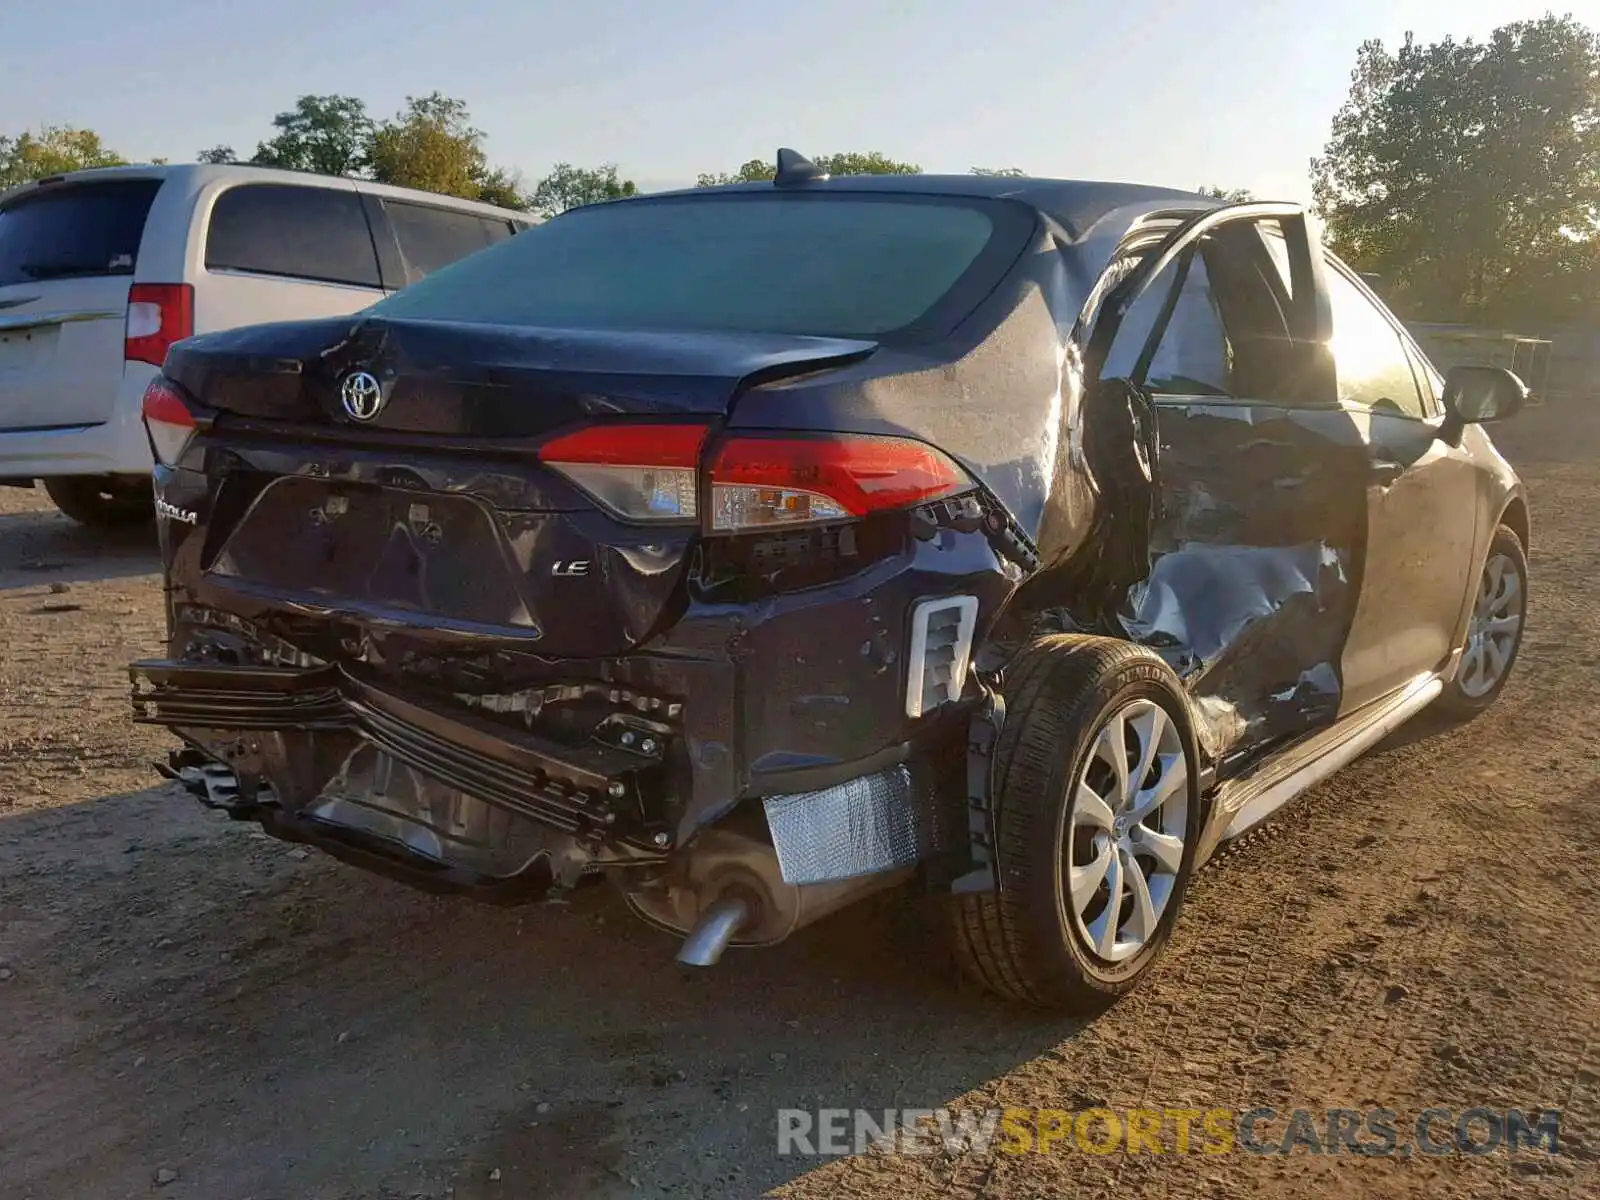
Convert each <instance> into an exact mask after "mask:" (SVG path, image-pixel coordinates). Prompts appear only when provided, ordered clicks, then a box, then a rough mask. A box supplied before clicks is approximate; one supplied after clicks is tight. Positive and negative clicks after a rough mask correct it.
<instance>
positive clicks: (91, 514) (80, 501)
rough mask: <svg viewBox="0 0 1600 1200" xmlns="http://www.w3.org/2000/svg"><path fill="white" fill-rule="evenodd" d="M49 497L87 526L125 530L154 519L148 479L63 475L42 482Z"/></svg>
mask: <svg viewBox="0 0 1600 1200" xmlns="http://www.w3.org/2000/svg"><path fill="white" fill-rule="evenodd" d="M44 490H45V491H46V492H47V493H48V494H49V496H50V500H51V502H52V503H54V504H55V506H56V507H57V508H59V509H60V510H61V511H62V512H64V513H66V514H67V516H69V517H71V518H72V519H73V520H74V521H76V522H78V524H80V525H83V526H86V527H87V528H89V529H128V528H131V527H133V526H135V525H143V524H145V523H146V522H149V521H151V520H154V518H155V500H154V494H153V492H152V490H151V487H150V480H149V479H146V478H142V477H134V476H130V477H128V478H121V477H118V476H115V475H67V476H59V477H57V478H55V479H46V480H45V481H44Z"/></svg>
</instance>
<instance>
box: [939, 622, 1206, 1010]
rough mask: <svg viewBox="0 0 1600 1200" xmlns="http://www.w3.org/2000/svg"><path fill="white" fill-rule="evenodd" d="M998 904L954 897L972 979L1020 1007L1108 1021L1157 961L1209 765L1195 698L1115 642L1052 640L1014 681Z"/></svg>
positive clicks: (1005, 748)
mask: <svg viewBox="0 0 1600 1200" xmlns="http://www.w3.org/2000/svg"><path fill="white" fill-rule="evenodd" d="M1003 690H1004V694H1005V700H1006V716H1005V724H1004V725H1003V727H1002V728H1001V732H1000V737H999V739H998V740H997V742H996V744H995V758H994V781H993V795H992V800H993V803H994V806H995V825H996V847H995V853H996V857H997V860H998V861H997V866H998V869H999V873H1000V877H1001V887H1000V890H999V891H998V892H995V893H978V894H965V895H958V896H953V897H951V899H950V918H951V927H952V933H953V940H954V945H955V954H956V959H957V961H958V963H959V964H960V965H961V967H962V969H963V970H964V971H965V972H966V973H967V974H968V975H970V976H971V977H972V978H973V979H975V980H976V981H977V982H979V983H980V984H982V985H983V986H984V987H986V988H988V989H989V990H991V991H993V992H996V993H998V994H999V995H1001V996H1005V997H1007V998H1009V999H1014V1000H1020V1001H1023V1002H1025V1003H1029V1004H1035V1005H1039V1006H1042V1007H1049V1008H1057V1009H1062V1010H1066V1011H1070V1012H1078V1013H1089V1012H1094V1011H1097V1010H1099V1009H1101V1008H1104V1007H1105V1006H1106V1005H1107V1004H1109V1003H1110V1002H1111V1001H1113V1000H1115V999H1116V998H1117V997H1118V996H1120V995H1122V994H1123V993H1124V992H1127V991H1128V990H1130V989H1131V988H1133V987H1134V986H1135V985H1136V984H1137V983H1138V982H1139V980H1140V979H1141V978H1142V977H1143V976H1144V974H1145V972H1146V971H1148V970H1149V969H1150V967H1151V965H1152V964H1153V963H1154V962H1155V961H1156V959H1157V958H1158V957H1159V956H1160V953H1161V950H1162V948H1163V946H1164V945H1165V944H1166V941H1167V937H1168V936H1169V934H1170V932H1171V930H1172V926H1173V923H1174V922H1175V921H1176V920H1177V918H1178V911H1179V909H1180V907H1181V906H1182V903H1183V896H1184V891H1185V889H1186V887H1187V885H1188V881H1189V875H1190V873H1191V871H1192V870H1193V867H1194V853H1195V845H1196V843H1197V841H1198V840H1199V835H1200V824H1201V810H1200V793H1199V786H1198V763H1197V761H1196V758H1195V749H1194V737H1193V734H1192V732H1191V728H1190V724H1189V717H1188V706H1187V703H1186V701H1185V698H1184V693H1183V689H1182V685H1181V684H1180V683H1179V682H1178V680H1177V677H1176V676H1175V675H1174V674H1173V673H1172V670H1171V668H1169V667H1168V666H1167V664H1166V663H1165V662H1163V661H1162V660H1161V658H1160V657H1158V656H1157V655H1156V654H1154V653H1152V652H1151V651H1149V650H1146V649H1144V648H1143V647H1140V646H1134V645H1131V644H1129V643H1126V642H1119V641H1116V640H1114V639H1110V638H1094V637H1077V636H1061V637H1052V638H1045V639H1042V640H1041V641H1039V642H1037V643H1035V644H1034V645H1033V646H1032V647H1030V648H1029V649H1028V650H1026V651H1025V652H1024V653H1023V654H1022V655H1021V656H1019V658H1018V659H1017V661H1016V662H1014V663H1013V664H1011V666H1010V667H1008V668H1007V670H1006V678H1005V685H1004V689H1003Z"/></svg>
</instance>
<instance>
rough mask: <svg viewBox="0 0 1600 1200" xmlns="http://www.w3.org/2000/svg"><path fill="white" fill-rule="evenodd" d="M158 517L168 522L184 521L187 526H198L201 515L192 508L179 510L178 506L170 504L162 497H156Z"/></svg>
mask: <svg viewBox="0 0 1600 1200" xmlns="http://www.w3.org/2000/svg"><path fill="white" fill-rule="evenodd" d="M156 516H158V517H161V518H162V519H163V520H167V521H182V522H183V523H184V524H185V525H198V524H199V523H200V514H199V513H197V512H195V511H194V510H193V509H190V508H179V507H178V506H177V505H176V504H169V503H167V502H166V501H165V500H163V499H162V498H161V497H160V496H157V497H156Z"/></svg>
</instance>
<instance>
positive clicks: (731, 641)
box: [131, 152, 1529, 1010]
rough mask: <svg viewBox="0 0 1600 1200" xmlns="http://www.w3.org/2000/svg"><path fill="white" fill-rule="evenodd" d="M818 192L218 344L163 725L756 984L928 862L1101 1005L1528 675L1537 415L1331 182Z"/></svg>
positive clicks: (325, 832)
mask: <svg viewBox="0 0 1600 1200" xmlns="http://www.w3.org/2000/svg"><path fill="white" fill-rule="evenodd" d="M779 168H780V169H779V172H778V176H777V179H776V181H775V182H774V183H770V184H750V185H741V186H735V187H728V188H716V189H706V190H698V191H694V192H690V193H679V194H668V195H660V196H649V197H644V198H640V199H635V200H628V201H621V202H616V203H610V204H603V205H597V206H594V207H590V208H584V209H580V210H577V211H574V212H571V213H568V214H566V215H564V216H561V217H558V218H557V219H555V220H553V221H550V222H548V223H546V224H544V225H541V226H538V227H536V228H534V229H532V230H530V231H528V232H526V233H522V234H519V235H518V236H517V237H515V238H513V239H511V240H509V241H507V242H505V243H503V244H501V245H498V246H495V247H493V248H491V249H488V250H484V251H482V252H480V253H478V254H476V255H474V256H472V257H470V258H467V259H465V260H463V261H461V262H459V263H456V264H455V265H453V266H450V267H447V268H445V269H443V270H441V271H439V272H437V273H436V274H434V275H431V276H429V277H428V278H427V279H425V280H423V281H422V282H420V283H417V284H416V285H414V286H412V287H410V288H407V289H405V290H404V291H401V292H398V293H396V294H395V295H393V296H392V297H390V298H389V299H386V300H384V301H383V302H381V303H379V304H377V305H376V306H374V307H373V308H370V309H368V310H366V311H365V312H363V313H360V314H358V315H356V316H354V317H343V318H338V319H331V320H311V321H302V322H293V323H288V324H278V325H266V326H259V327H255V328H248V329H242V330H235V331H231V332H227V333H219V334H213V335H208V336H205V337H199V338H194V339H192V340H189V341H186V342H182V343H179V344H178V345H176V346H175V347H174V348H173V350H172V351H171V353H170V356H169V357H168V359H167V362H166V367H165V374H164V376H163V377H162V378H161V379H159V380H158V381H157V382H156V383H155V384H153V385H152V386H151V388H150V391H149V392H148V394H147V395H146V397H145V403H144V410H145V419H146V423H147V426H148V429H149V431H150V438H151V442H152V445H153V448H154V450H155V453H156V457H157V459H158V465H157V467H156V472H155V482H156V494H157V496H158V511H159V513H160V516H161V522H160V531H161V546H162V553H163V556H164V562H165V568H166V574H167V593H166V595H167V613H168V623H169V631H170V644H169V647H168V652H167V653H168V657H167V658H165V659H162V660H159V661H147V662H139V663H135V664H134V665H133V666H132V668H131V670H132V676H133V681H134V688H133V702H134V710H135V713H136V715H137V718H138V719H139V720H141V721H145V722H151V723H155V724H160V725H164V726H168V727H170V728H171V729H172V730H173V731H174V732H175V733H177V734H178V736H179V737H180V738H181V739H182V741H183V743H184V749H182V750H180V751H177V752H175V753H174V754H173V756H172V758H171V760H170V762H169V763H168V764H166V766H165V770H166V772H167V773H168V774H169V775H170V776H171V777H173V778H176V779H179V780H181V781H183V782H184V783H185V784H186V785H187V786H188V787H189V789H190V790H191V791H193V792H194V793H195V794H196V795H198V796H199V797H200V798H201V799H203V800H204V801H206V802H207V803H209V804H211V805H214V806H218V807H222V808H225V809H227V810H228V811H230V812H231V813H232V814H233V815H235V816H237V817H239V818H241V819H250V820H255V821H259V822H260V823H261V825H262V826H263V827H264V828H265V829H266V830H267V831H268V832H270V833H272V834H274V835H276V836H278V837H281V838H286V839H291V840H294V841H299V842H304V843H308V844H311V845H314V846H317V847H320V848H322V849H324V850H326V851H328V852H329V853H331V854H333V855H336V856H338V857H339V858H341V859H344V860H346V861H348V862H351V863H354V864H356V865H358V866H362V867H366V868H368V869H371V870H374V871H378V872H382V873H384V874H386V875H389V876H392V877H396V878H399V879H402V880H405V881H407V882H409V883H412V884H415V885H417V886H420V887H423V888H428V889H433V890H438V891H445V892H455V893H461V894H466V895H471V896H475V897H478V898H481V899H485V900H489V901H494V902H501V903H516V902H521V901H526V900H533V899H537V898H539V897H541V896H544V895H546V894H547V893H549V892H550V891H551V890H552V889H562V888H571V887H574V886H576V885H578V884H579V883H581V882H583V881H584V880H585V879H586V878H587V877H590V876H599V877H604V878H606V879H609V880H610V881H611V882H612V883H613V884H615V885H616V886H617V887H619V888H620V889H621V890H622V891H623V893H624V894H625V895H626V897H627V900H628V903H629V904H630V906H631V907H632V908H633V910H634V911H635V912H636V913H638V914H639V915H640V916H641V917H643V918H644V919H645V920H647V921H649V922H651V923H653V924H655V925H657V926H660V927H662V928H664V929H667V930H671V931H674V932H676V933H678V934H680V935H682V936H683V938H684V939H685V940H684V943H683V945H682V947H681V950H680V953H679V957H680V959H682V960H683V961H686V962H693V963H700V964H708V963H711V962H714V961H715V960H716V959H717V958H718V957H719V956H720V955H721V954H722V952H723V950H724V949H725V948H726V947H728V946H729V945H736V946H761V945H768V944H771V943H774V942H777V941H779V940H780V939H782V938H784V937H786V936H787V935H788V934H790V933H792V932H794V931H795V930H796V929H798V928H800V927H801V926H803V925H806V924H808V923H809V922H811V921H814V920H816V919H817V918H819V917H821V916H824V915H826V914H828V913H830V912H833V911H835V910H837V909H839V908H840V907H841V906H843V905H846V904H849V903H851V902H853V901H855V900H857V899H859V898H861V897H862V896H865V895H867V894H869V893H871V892H874V891H876V890H878V889H881V888H885V887H888V886H891V885H896V884H902V883H905V882H908V881H915V883H916V884H917V886H919V887H920V888H922V889H924V890H928V891H933V892H936V893H940V894H941V895H942V897H943V901H942V902H943V904H944V906H945V908H946V909H947V912H948V922H949V927H950V931H951V934H952V940H953V943H954V949H955V955H956V958H957V959H958V961H959V962H960V963H961V964H962V965H963V966H964V968H965V969H966V970H967V971H968V972H969V973H970V974H971V975H973V976H974V977H975V978H976V979H978V980H979V981H981V982H982V983H983V984H985V985H986V986H988V987H990V988H992V989H993V990H995V991H997V992H999V993H1002V994H1004V995H1006V996H1008V997H1012V998H1015V999H1019V1000H1023V1001H1027V1002H1032V1003H1035V1004H1041V1005H1049V1006H1056V1007H1064V1008H1068V1009H1075V1010H1086V1009H1092V1008H1094V1007H1095V1006H1097V1005H1100V1004H1103V1003H1105V1002H1106V1001H1107V1000H1109V999H1111V998H1113V997H1115V996H1116V995H1118V994H1120V993H1121V992H1123V991H1125V990H1126V989H1127V988H1129V987H1131V986H1132V985H1133V984H1134V983H1135V982H1136V981H1137V980H1138V979H1139V978H1140V977H1141V976H1142V975H1143V974H1144V973H1145V972H1146V970H1147V969H1148V968H1149V967H1150V966H1151V964H1152V963H1153V962H1154V961H1155V959H1156V958H1157V957H1158V955H1159V954H1160V951H1161V948H1162V945H1163V943H1164V942H1165V941H1166V939H1167V937H1168V935H1169V933H1170V931H1171V929H1172V926H1173V923H1174V921H1175V920H1176V918H1177V916H1178V911H1179V908H1180V905H1181V903H1182V900H1183V896H1184V891H1185V887H1186V884H1187V883H1188V881H1189V879H1190V877H1191V875H1192V873H1193V872H1194V870H1195V869H1196V868H1197V867H1199V866H1200V865H1201V864H1202V863H1203V862H1205V860H1206V859H1207V858H1208V857H1209V856H1210V855H1211V854H1212V853H1213V852H1214V850H1215V849H1216V848H1217V846H1218V845H1219V844H1220V843H1221V842H1222V841H1223V840H1224V839H1226V838H1230V837H1233V836H1236V835H1238V834H1239V833H1241V832H1243V831H1244V830H1246V829H1248V828H1250V827H1251V826H1252V825H1254V824H1255V823H1257V822H1259V821H1261V820H1262V819H1263V818H1265V817H1267V816H1268V815H1269V814H1270V813H1272V812H1273V811H1274V810H1276V809H1278V808H1279V807H1280V806H1282V805H1283V804H1285V803H1286V802H1287V801H1289V800H1290V799H1291V798H1293V797H1294V796H1295V795H1297V794H1298V793H1300V792H1302V791H1304V790H1305V789H1306V788H1307V787H1309V786H1311V785H1312V784H1313V783H1315V782H1316V781H1317V780H1319V779H1321V778H1323V777H1325V776H1326V775H1328V774H1329V773H1330V772H1332V771H1334V770H1336V769H1337V768H1338V767H1340V766H1341V765H1343V764H1344V763H1347V762H1349V761H1350V760H1351V759H1352V758H1354V757H1355V756H1356V755H1358V754H1360V753H1361V752H1362V751H1363V750H1364V749H1365V748H1367V747H1369V746H1371V745H1372V744H1373V743H1374V742H1376V741H1377V740H1378V739H1380V738H1381V737H1382V736H1383V735H1384V734H1386V733H1387V732H1388V731H1390V730H1392V729H1393V728H1394V727H1395V726H1396V725H1398V724H1399V723H1400V722H1402V721H1404V720H1406V719H1407V718H1409V717H1411V716H1412V715H1414V714H1416V713H1417V712H1419V711H1420V710H1421V709H1422V708H1424V707H1425V706H1427V705H1429V704H1437V705H1441V706H1446V707H1448V708H1449V710H1450V711H1451V712H1453V713H1455V714H1459V715H1470V714H1472V713H1474V712H1476V711H1478V710H1480V709H1482V708H1484V707H1485V706H1487V705H1488V704H1489V703H1491V702H1492V701H1493V700H1494V698H1495V696H1496V695H1497V694H1498V693H1499V691H1500V689H1501V688H1502V686H1503V685H1504V684H1505V682H1506V678H1507V675H1508V673H1509V672H1510V670H1511V668H1512V664H1513V662H1514V660H1515V658H1516V654H1517V646H1518V642H1519V638H1520V634H1521V629H1522V622H1523V618H1524V613H1525V609H1526V602H1527V593H1528V575H1527V566H1526V557H1525V555H1526V550H1527V546H1528V536H1529V529H1528V510H1527V506H1526V503H1525V500H1524V496H1523V490H1522V487H1521V485H1520V484H1519V483H1518V481H1517V479H1516V477H1515V476H1514V475H1513V473H1512V471H1511V469H1510V468H1509V467H1508V466H1507V464H1506V463H1505V461H1504V460H1503V459H1502V458H1501V457H1500V456H1499V454H1497V453H1496V451H1495V449H1494V447H1493V446H1492V445H1491V443H1490V441H1489V438H1488V437H1487V436H1486V435H1485V433H1484V432H1483V431H1482V429H1481V428H1479V426H1480V425H1481V424H1482V423H1484V422H1486V421H1491V420H1494V419H1497V418H1502V417H1506V416H1509V415H1511V414H1512V413H1513V412H1514V411H1515V410H1516V409H1517V408H1518V406H1519V405H1520V404H1521V403H1522V402H1523V400H1524V399H1525V395H1526V392H1525V389H1524V387H1523V385H1522V384H1521V383H1520V382H1519V381H1518V380H1517V378H1516V377H1515V376H1514V375H1511V374H1509V373H1507V372H1504V371H1498V370H1495V369H1491V368H1481V367H1479V368H1475V367H1463V368H1457V369H1455V370H1453V371H1452V372H1451V374H1450V376H1449V377H1448V378H1440V376H1439V375H1438V373H1437V372H1436V371H1435V370H1434V368H1433V367H1432V366H1431V365H1430V364H1429V362H1428V360H1427V359H1426V358H1425V357H1424V355H1423V354H1422V353H1421V352H1420V351H1419V349H1418V348H1417V346H1416V344H1415V343H1414V342H1413V341H1412V340H1411V338H1410V337H1408V336H1407V334H1406V332H1405V330H1404V329H1403V328H1402V327H1401V326H1400V325H1399V324H1398V323H1397V322H1396V321H1395V320H1394V319H1393V318H1392V317H1391V316H1390V314H1389V313H1388V312H1387V311H1386V310H1385V309H1384V307H1383V306H1382V305H1381V304H1380V303H1379V302H1378V301H1377V300H1376V299H1375V298H1374V297H1373V296H1372V294H1371V293H1370V292H1369V291H1368V290H1367V289H1366V287H1365V286H1363V284H1362V283H1361V281H1360V280H1359V278H1358V277H1357V276H1355V275H1354V274H1352V273H1351V272H1350V271H1349V270H1348V269H1346V268H1345V267H1344V266H1343V265H1342V264H1340V263H1339V262H1338V261H1337V260H1336V259H1334V258H1333V257H1331V256H1329V255H1327V254H1326V253H1324V251H1323V250H1322V249H1321V247H1320V244H1319V241H1318V239H1317V236H1316V234H1315V232H1314V231H1313V230H1311V229H1309V228H1308V222H1307V218H1306V216H1305V215H1304V213H1303V212H1302V211H1301V210H1300V209H1299V208H1298V207H1296V206H1294V205H1288V204H1268V203H1245V204H1231V205H1228V204H1219V203H1218V202H1216V201H1214V200H1211V199H1207V198H1204V197H1200V196H1195V195H1189V194H1185V193H1181V192H1174V191H1167V190H1163V189H1158V188H1148V187H1137V186H1129V185H1124V184H1109V183H1087V182H1063V181H1053V180H1028V179H1012V178H975V177H960V178H937V177H924V176H912V177H862V178H850V179H828V178H826V177H825V176H823V175H822V174H821V173H820V172H819V171H818V170H817V169H816V168H815V167H814V166H812V165H811V164H810V163H809V162H807V161H806V160H805V159H803V158H801V157H799V156H798V155H794V154H792V153H790V152H784V153H782V154H780V159H779Z"/></svg>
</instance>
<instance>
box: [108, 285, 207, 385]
mask: <svg viewBox="0 0 1600 1200" xmlns="http://www.w3.org/2000/svg"><path fill="white" fill-rule="evenodd" d="M193 333H194V288H193V287H191V286H190V285H189V284H187V283H136V284H134V285H133V286H132V287H131V288H129V289H128V333H127V341H126V343H125V345H124V348H123V351H122V357H123V358H125V359H126V360H127V361H129V362H143V363H149V364H150V365H151V366H156V367H159V366H160V365H161V364H162V363H164V362H166V361H167V350H168V349H169V348H170V347H171V346H172V343H173V342H176V341H179V340H181V339H182V338H186V337H189V336H190V335H191V334H193Z"/></svg>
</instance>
